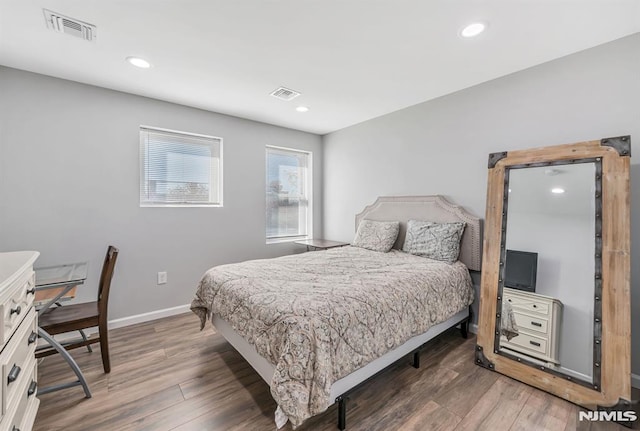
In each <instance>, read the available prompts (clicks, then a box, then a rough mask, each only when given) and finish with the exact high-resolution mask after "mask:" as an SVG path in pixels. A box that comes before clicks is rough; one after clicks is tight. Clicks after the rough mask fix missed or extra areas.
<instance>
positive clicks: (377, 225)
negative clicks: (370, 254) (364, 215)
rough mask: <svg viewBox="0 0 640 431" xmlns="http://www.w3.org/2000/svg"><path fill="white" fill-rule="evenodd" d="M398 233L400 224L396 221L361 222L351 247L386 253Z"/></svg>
mask: <svg viewBox="0 0 640 431" xmlns="http://www.w3.org/2000/svg"><path fill="white" fill-rule="evenodd" d="M399 232H400V223H399V222H397V221H374V220H362V221H361V222H360V224H359V225H358V231H357V232H356V237H355V238H354V240H353V244H351V245H353V246H354V247H361V248H366V249H367V250H373V251H381V252H383V253H386V252H388V251H389V250H391V248H392V247H393V244H395V242H396V239H398V233H399Z"/></svg>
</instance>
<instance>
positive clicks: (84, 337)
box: [78, 329, 93, 353]
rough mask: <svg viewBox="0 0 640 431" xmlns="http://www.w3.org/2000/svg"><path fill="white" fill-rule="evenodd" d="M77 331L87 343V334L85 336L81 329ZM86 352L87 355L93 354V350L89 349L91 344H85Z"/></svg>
mask: <svg viewBox="0 0 640 431" xmlns="http://www.w3.org/2000/svg"><path fill="white" fill-rule="evenodd" d="M78 331H79V332H80V335H81V336H82V339H83V340H84V341H87V334H85V333H84V331H83V330H82V329H79V330H78ZM87 350H88V351H89V353H91V352H93V349H92V348H91V344H87Z"/></svg>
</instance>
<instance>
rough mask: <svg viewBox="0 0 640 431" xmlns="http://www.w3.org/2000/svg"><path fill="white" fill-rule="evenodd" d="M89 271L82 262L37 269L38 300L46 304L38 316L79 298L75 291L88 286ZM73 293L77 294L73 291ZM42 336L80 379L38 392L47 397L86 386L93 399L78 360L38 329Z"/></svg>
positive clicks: (85, 391)
mask: <svg viewBox="0 0 640 431" xmlns="http://www.w3.org/2000/svg"><path fill="white" fill-rule="evenodd" d="M88 268H89V263H88V262H79V263H72V264H66V265H56V266H48V267H45V268H36V269H35V270H34V271H35V273H36V286H35V288H36V301H40V302H41V303H44V305H42V306H41V307H40V308H39V309H38V316H40V315H42V313H44V312H45V311H47V309H49V308H50V307H51V306H52V305H53V304H55V303H56V302H58V301H60V300H61V299H62V298H69V299H70V298H71V297H73V296H75V289H76V287H77V286H78V285H81V284H84V282H85V280H86V279H87V270H88ZM72 290H73V292H74V293H73V294H72V295H70V292H71V291H72ZM38 335H39V336H40V338H43V339H44V340H45V341H46V342H47V343H49V344H50V345H51V347H53V348H54V349H56V351H57V352H58V353H60V355H62V357H63V358H64V359H65V361H67V363H68V364H69V366H70V367H71V369H72V370H73V372H74V373H75V375H76V376H77V377H78V380H76V381H73V382H68V383H62V384H58V385H53V386H49V387H47V388H42V389H39V390H38V393H40V394H46V393H49V392H53V391H58V390H60V389H65V388H70V387H73V386H78V385H82V388H83V389H84V394H85V396H86V397H87V398H91V391H90V390H89V386H88V385H87V381H86V379H85V378H84V375H83V374H82V371H81V370H80V367H79V366H78V364H77V363H76V361H75V360H74V359H73V358H72V357H71V355H70V354H69V352H67V350H66V349H65V348H64V346H62V344H60V343H59V342H58V341H57V340H55V339H54V338H53V337H52V336H51V335H49V334H48V333H47V332H46V331H44V330H43V329H42V328H40V327H38Z"/></svg>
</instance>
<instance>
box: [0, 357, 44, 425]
mask: <svg viewBox="0 0 640 431" xmlns="http://www.w3.org/2000/svg"><path fill="white" fill-rule="evenodd" d="M35 364H36V361H35V357H34V358H33V360H31V361H30V362H29V369H30V372H29V373H28V374H26V373H25V377H27V378H26V379H24V381H22V382H21V383H22V384H21V386H20V387H19V396H18V397H17V398H16V399H15V400H14V402H13V404H12V405H10V406H9V410H8V411H7V414H6V415H5V418H4V419H3V420H2V425H0V431H15V430H20V431H28V430H31V428H32V427H33V421H34V420H35V412H33V417H30V414H31V413H32V412H31V411H32V410H34V408H35V409H37V407H38V404H39V403H40V400H38V399H37V398H36V393H37V384H36V377H37V376H36V365H35Z"/></svg>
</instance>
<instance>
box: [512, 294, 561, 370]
mask: <svg viewBox="0 0 640 431" xmlns="http://www.w3.org/2000/svg"><path fill="white" fill-rule="evenodd" d="M503 297H504V300H505V301H509V303H510V304H511V306H512V308H513V314H514V316H515V318H516V324H517V325H518V333H519V335H518V336H517V337H513V338H512V339H511V340H507V338H506V337H505V336H502V337H500V347H503V348H507V349H509V350H512V351H514V352H518V353H521V354H522V355H524V356H525V357H533V358H535V359H539V360H541V361H543V362H545V363H547V365H548V366H558V365H560V361H559V360H558V356H559V352H558V341H559V339H560V323H561V321H562V320H561V319H562V302H560V301H558V300H557V299H555V298H552V297H550V296H544V295H539V294H537V293H530V292H525V291H522V290H516V289H510V288H508V287H505V288H504V290H503Z"/></svg>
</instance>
